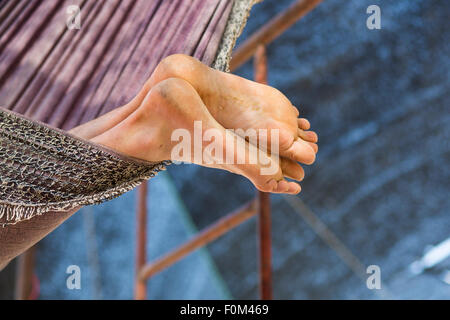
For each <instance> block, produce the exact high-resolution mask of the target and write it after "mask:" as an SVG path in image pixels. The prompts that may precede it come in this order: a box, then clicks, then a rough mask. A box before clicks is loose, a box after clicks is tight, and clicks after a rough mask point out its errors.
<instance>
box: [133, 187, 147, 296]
mask: <svg viewBox="0 0 450 320" xmlns="http://www.w3.org/2000/svg"><path fill="white" fill-rule="evenodd" d="M147 190H148V184H147V181H145V182H143V183H142V184H141V185H140V186H139V188H138V199H137V205H138V208H137V220H136V224H137V225H136V280H135V293H134V297H135V299H136V300H144V299H146V298H147V282H146V281H143V280H140V279H139V272H140V271H141V269H142V268H143V267H144V265H145V263H146V260H147Z"/></svg>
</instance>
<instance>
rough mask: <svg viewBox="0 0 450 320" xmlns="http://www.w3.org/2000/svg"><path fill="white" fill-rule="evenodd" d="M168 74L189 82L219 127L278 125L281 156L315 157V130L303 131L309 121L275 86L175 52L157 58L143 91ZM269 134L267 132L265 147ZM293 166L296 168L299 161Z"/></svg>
mask: <svg viewBox="0 0 450 320" xmlns="http://www.w3.org/2000/svg"><path fill="white" fill-rule="evenodd" d="M171 77H175V78H180V79H184V80H186V81H187V82H189V83H190V84H191V85H192V86H193V87H194V88H195V90H196V91H197V92H198V93H199V95H200V97H201V99H202V100H203V102H204V103H205V105H206V106H207V107H208V110H209V111H210V113H211V114H212V116H213V117H214V118H215V119H216V120H217V121H218V122H219V123H220V124H221V125H222V126H223V127H225V128H228V129H238V128H240V129H243V130H248V129H268V130H272V129H278V130H279V153H280V155H281V156H282V157H285V158H287V159H290V160H292V161H294V163H295V162H296V161H299V162H301V163H305V164H312V163H313V162H314V161H315V154H316V153H317V150H318V147H317V144H316V143H317V140H318V138H317V134H316V133H315V132H313V131H306V130H308V129H309V122H307V120H306V119H298V115H299V113H298V110H297V108H295V107H294V106H293V105H292V104H291V102H290V101H289V100H288V99H287V98H286V97H285V96H284V95H283V94H282V93H281V92H280V91H278V90H277V89H275V88H272V87H270V86H267V85H264V84H259V83H256V82H253V81H250V80H247V79H244V78H241V77H238V76H236V75H233V74H229V73H225V72H220V71H217V70H214V69H212V68H209V67H208V66H206V65H204V64H202V63H201V62H200V61H198V60H196V59H195V58H192V57H190V56H186V55H182V54H175V55H172V56H169V57H167V58H165V59H163V60H162V61H161V63H160V64H159V65H158V67H157V68H156V70H155V71H154V72H153V74H152V76H151V77H150V79H149V80H148V82H147V83H146V85H145V86H144V89H143V91H144V92H145V90H149V89H150V88H151V87H153V86H154V85H155V84H157V83H159V82H160V81H162V80H164V79H167V78H171ZM238 134H239V133H238ZM270 137H271V134H270V132H269V134H268V147H269V149H270V143H271V141H270V140H271V139H270ZM288 163H290V162H289V161H288ZM294 163H290V166H291V167H293V166H294V165H295V164H294ZM297 169H298V170H300V166H299V165H298V166H297Z"/></svg>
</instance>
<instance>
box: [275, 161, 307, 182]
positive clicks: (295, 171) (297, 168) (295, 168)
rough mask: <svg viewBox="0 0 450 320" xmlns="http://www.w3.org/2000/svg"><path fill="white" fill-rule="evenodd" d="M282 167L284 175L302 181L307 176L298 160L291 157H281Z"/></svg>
mask: <svg viewBox="0 0 450 320" xmlns="http://www.w3.org/2000/svg"><path fill="white" fill-rule="evenodd" d="M280 167H281V171H282V172H283V175H284V176H285V177H287V178H290V179H294V180H297V181H302V180H303V178H304V177H305V170H303V168H302V166H301V165H299V164H298V163H297V162H295V161H292V160H290V159H286V158H281V159H280Z"/></svg>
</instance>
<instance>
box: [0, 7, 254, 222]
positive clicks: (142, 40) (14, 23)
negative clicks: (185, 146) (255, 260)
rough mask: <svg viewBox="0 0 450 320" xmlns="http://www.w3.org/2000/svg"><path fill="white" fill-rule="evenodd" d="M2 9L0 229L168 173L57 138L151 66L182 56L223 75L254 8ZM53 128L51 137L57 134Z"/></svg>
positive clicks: (130, 87) (109, 103)
mask: <svg viewBox="0 0 450 320" xmlns="http://www.w3.org/2000/svg"><path fill="white" fill-rule="evenodd" d="M73 2H75V3H76V4H78V5H79V7H80V9H81V18H82V19H81V23H82V24H81V28H80V29H79V30H77V29H74V30H70V29H68V28H67V26H66V19H67V13H66V7H67V6H68V3H65V2H63V1H42V2H41V1H0V75H1V77H0V106H2V107H3V108H0V224H2V225H10V224H15V223H17V222H20V221H23V220H27V219H30V218H32V217H34V216H36V215H42V214H43V213H46V212H50V211H52V212H67V211H70V210H73V209H74V208H78V207H80V206H84V205H89V204H97V203H101V202H103V201H106V200H109V199H112V198H114V197H117V196H119V195H121V194H123V193H124V192H127V191H129V190H131V189H132V188H134V187H135V186H136V185H138V184H139V183H141V182H142V181H144V180H146V179H149V178H151V177H152V176H154V175H155V174H156V173H157V172H158V171H159V170H162V169H163V168H164V166H165V165H167V164H168V163H165V162H162V163H149V162H146V161H141V160H138V159H134V158H131V157H128V156H125V155H122V154H119V153H117V152H114V151H112V150H109V149H107V148H104V147H101V146H99V145H96V144H93V143H90V142H88V141H85V140H82V139H80V138H76V137H74V136H72V135H70V134H68V133H66V132H65V130H69V129H71V128H73V127H75V126H77V125H79V124H81V123H85V122H87V121H90V120H92V119H94V118H96V117H98V116H100V115H102V114H104V113H106V112H109V111H111V110H112V109H114V108H115V107H117V106H120V105H122V104H124V103H125V102H127V101H129V100H130V99H131V98H132V97H133V96H134V95H135V94H136V93H137V92H138V90H139V89H140V88H141V86H142V85H143V84H144V82H145V80H146V79H147V78H148V77H149V76H150V74H151V73H152V71H153V70H154V68H155V67H156V65H157V64H158V62H159V61H160V60H161V59H162V58H164V57H166V56H168V55H170V54H173V53H184V54H188V55H191V56H194V57H196V58H198V59H200V60H201V61H202V62H204V63H206V64H208V65H211V66H213V67H214V68H216V69H219V70H223V71H228V70H227V69H228V63H229V60H230V55H231V50H232V48H233V46H234V44H235V41H236V39H237V37H238V36H239V34H240V32H241V31H242V28H243V26H244V24H245V21H246V19H247V16H248V13H249V10H250V8H251V6H252V5H253V3H254V2H255V1H254V0H234V1H231V0H195V1H193V0H152V1H131V0H130V1H119V0H115V1H88V0H78V1H73ZM58 128H59V129H58Z"/></svg>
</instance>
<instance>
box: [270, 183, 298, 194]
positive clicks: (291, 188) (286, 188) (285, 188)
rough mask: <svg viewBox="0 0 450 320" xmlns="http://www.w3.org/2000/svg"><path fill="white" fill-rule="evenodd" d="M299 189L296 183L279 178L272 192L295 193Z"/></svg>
mask: <svg viewBox="0 0 450 320" xmlns="http://www.w3.org/2000/svg"><path fill="white" fill-rule="evenodd" d="M300 191H301V187H300V185H299V184H298V183H295V182H289V181H286V180H281V181H278V182H277V185H276V187H275V188H274V189H273V191H272V192H273V193H290V194H297V193H299V192H300Z"/></svg>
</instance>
